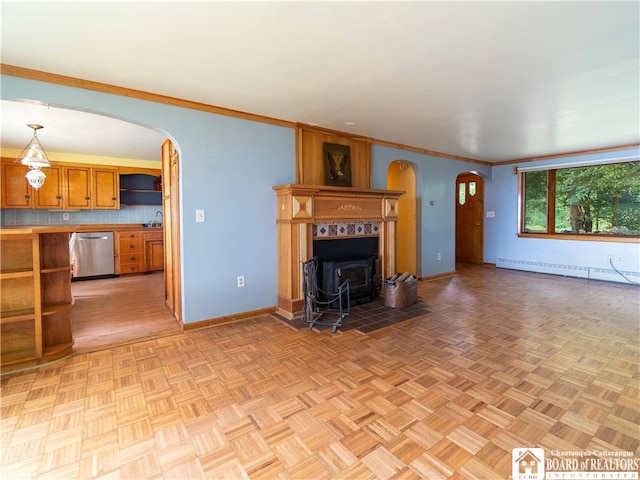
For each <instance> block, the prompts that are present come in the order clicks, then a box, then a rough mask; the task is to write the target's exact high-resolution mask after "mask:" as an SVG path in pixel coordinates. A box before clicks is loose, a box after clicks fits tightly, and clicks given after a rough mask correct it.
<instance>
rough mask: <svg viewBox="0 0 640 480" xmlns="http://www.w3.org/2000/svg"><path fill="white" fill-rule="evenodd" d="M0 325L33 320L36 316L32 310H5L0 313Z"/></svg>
mask: <svg viewBox="0 0 640 480" xmlns="http://www.w3.org/2000/svg"><path fill="white" fill-rule="evenodd" d="M0 315H1V318H0V323H3V324H5V323H15V322H26V321H28V320H35V318H36V314H35V311H34V309H33V308H23V309H20V310H7V311H5V312H0Z"/></svg>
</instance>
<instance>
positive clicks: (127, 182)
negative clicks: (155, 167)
mask: <svg viewBox="0 0 640 480" xmlns="http://www.w3.org/2000/svg"><path fill="white" fill-rule="evenodd" d="M159 185H160V177H157V176H155V175H146V174H142V173H132V174H125V175H120V205H158V206H160V205H162V190H161V189H159Z"/></svg>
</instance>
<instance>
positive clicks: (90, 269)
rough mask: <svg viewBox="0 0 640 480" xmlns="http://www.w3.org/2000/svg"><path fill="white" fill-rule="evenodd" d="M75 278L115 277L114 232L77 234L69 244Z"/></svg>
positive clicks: (72, 235)
mask: <svg viewBox="0 0 640 480" xmlns="http://www.w3.org/2000/svg"><path fill="white" fill-rule="evenodd" d="M69 251H70V254H71V264H72V270H73V278H74V279H81V278H90V277H104V276H114V274H115V259H114V249H113V232H76V233H72V234H71V240H70V242H69Z"/></svg>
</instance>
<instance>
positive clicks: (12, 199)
mask: <svg viewBox="0 0 640 480" xmlns="http://www.w3.org/2000/svg"><path fill="white" fill-rule="evenodd" d="M28 171H29V168H28V167H27V166H25V165H22V164H20V163H15V162H13V161H9V160H3V162H2V184H1V185H2V192H1V195H0V197H1V199H2V201H1V205H2V208H33V209H36V208H42V209H68V210H83V209H94V210H117V209H119V208H120V195H119V194H120V191H119V188H120V187H119V185H120V181H119V175H118V169H117V168H116V167H103V166H96V167H90V166H84V165H52V166H51V167H46V168H44V169H42V171H43V172H44V173H45V175H46V176H47V178H46V180H45V182H44V185H42V187H41V188H40V189H39V190H38V189H35V188H33V187H32V186H31V185H29V182H28V180H27V179H26V177H25V175H26V174H27V172H28Z"/></svg>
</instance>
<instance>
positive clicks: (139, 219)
mask: <svg viewBox="0 0 640 480" xmlns="http://www.w3.org/2000/svg"><path fill="white" fill-rule="evenodd" d="M159 211H162V207H159V206H158V205H150V206H148V205H123V206H122V207H121V208H120V210H70V211H67V212H63V211H50V210H29V209H20V208H7V209H4V208H3V209H1V210H0V216H1V219H0V223H1V224H2V226H7V227H8V226H13V225H87V224H110V223H140V224H143V223H147V222H149V221H154V222H160V221H162V217H161V216H160V215H159V214H157V213H156V212H159ZM63 213H68V214H69V220H63V219H62V214H63ZM156 215H157V216H156Z"/></svg>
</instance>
